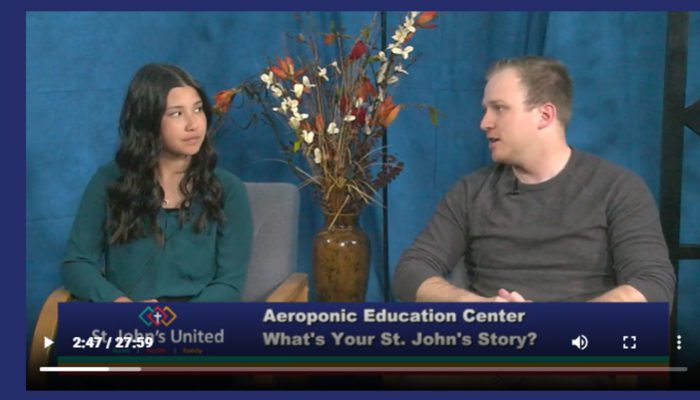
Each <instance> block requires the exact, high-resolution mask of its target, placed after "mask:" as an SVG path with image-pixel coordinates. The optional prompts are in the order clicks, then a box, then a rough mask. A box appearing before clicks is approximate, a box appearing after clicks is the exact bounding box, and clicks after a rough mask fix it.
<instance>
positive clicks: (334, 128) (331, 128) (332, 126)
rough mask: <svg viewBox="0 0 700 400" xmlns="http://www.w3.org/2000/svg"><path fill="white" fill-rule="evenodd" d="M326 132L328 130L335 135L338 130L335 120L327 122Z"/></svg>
mask: <svg viewBox="0 0 700 400" xmlns="http://www.w3.org/2000/svg"><path fill="white" fill-rule="evenodd" d="M326 132H328V134H329V135H335V134H336V133H338V132H340V129H338V127H337V126H336V125H335V122H331V123H330V124H328V128H327V129H326Z"/></svg>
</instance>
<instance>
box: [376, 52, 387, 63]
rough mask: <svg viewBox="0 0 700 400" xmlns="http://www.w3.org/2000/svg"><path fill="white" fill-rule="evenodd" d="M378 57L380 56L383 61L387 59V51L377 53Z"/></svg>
mask: <svg viewBox="0 0 700 400" xmlns="http://www.w3.org/2000/svg"><path fill="white" fill-rule="evenodd" d="M377 58H379V61H381V62H384V61H386V53H384V52H383V51H380V52H379V53H377Z"/></svg>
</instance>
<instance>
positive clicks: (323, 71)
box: [317, 67, 328, 82]
mask: <svg viewBox="0 0 700 400" xmlns="http://www.w3.org/2000/svg"><path fill="white" fill-rule="evenodd" d="M317 68H318V77H319V78H321V79H323V80H325V81H326V82H327V81H328V75H327V74H328V71H326V69H325V68H321V67H317Z"/></svg>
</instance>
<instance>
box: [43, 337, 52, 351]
mask: <svg viewBox="0 0 700 400" xmlns="http://www.w3.org/2000/svg"><path fill="white" fill-rule="evenodd" d="M52 344H53V340H51V339H49V338H47V337H46V336H44V348H47V347H49V346H51V345H52Z"/></svg>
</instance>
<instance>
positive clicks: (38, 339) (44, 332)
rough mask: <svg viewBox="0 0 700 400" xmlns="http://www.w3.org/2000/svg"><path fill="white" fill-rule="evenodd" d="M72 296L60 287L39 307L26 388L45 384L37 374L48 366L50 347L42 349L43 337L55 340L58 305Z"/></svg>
mask: <svg viewBox="0 0 700 400" xmlns="http://www.w3.org/2000/svg"><path fill="white" fill-rule="evenodd" d="M72 298H73V296H72V295H71V294H70V293H69V292H68V291H67V290H66V289H64V288H63V287H60V288H58V289H56V290H54V291H53V292H51V294H50V295H49V297H47V298H46V301H44V305H43V306H42V307H41V312H39V317H38V318H37V320H36V327H35V328H34V335H33V336H32V347H31V348H30V349H29V362H28V364H27V367H28V374H27V388H30V389H39V388H41V387H43V386H44V385H45V383H46V374H45V373H43V372H39V367H42V366H46V365H49V356H50V354H51V347H47V348H44V337H47V338H49V339H51V340H54V339H56V329H57V327H58V303H65V302H67V301H70V300H71V299H72Z"/></svg>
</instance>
